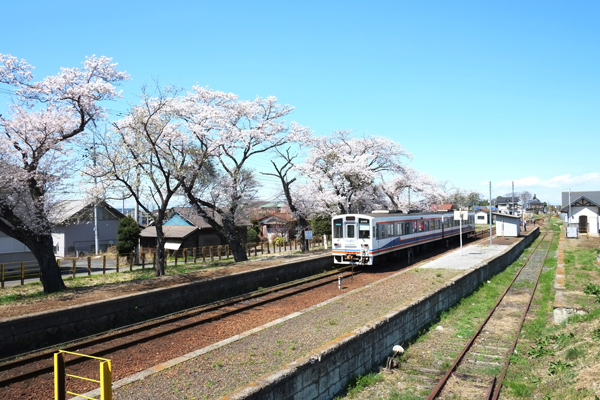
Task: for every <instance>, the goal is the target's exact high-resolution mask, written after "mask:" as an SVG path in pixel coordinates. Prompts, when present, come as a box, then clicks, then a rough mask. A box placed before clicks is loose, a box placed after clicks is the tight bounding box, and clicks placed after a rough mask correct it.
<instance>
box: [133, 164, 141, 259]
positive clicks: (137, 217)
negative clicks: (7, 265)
mask: <svg viewBox="0 0 600 400" xmlns="http://www.w3.org/2000/svg"><path fill="white" fill-rule="evenodd" d="M135 172H136V175H137V177H136V178H137V179H136V188H135V189H136V197H137V199H139V198H140V170H139V166H136V167H135ZM137 199H136V202H135V210H134V218H135V223H136V224H138V225H140V205H139V203H138V202H137ZM134 252H135V260H134V263H135V264H139V263H140V239H139V238H138V240H137V243H136V244H135V251H134Z"/></svg>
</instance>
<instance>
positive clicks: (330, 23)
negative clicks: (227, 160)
mask: <svg viewBox="0 0 600 400" xmlns="http://www.w3.org/2000/svg"><path fill="white" fill-rule="evenodd" d="M2 8H3V15H4V18H2V24H1V25H0V37H1V38H2V40H1V46H0V52H2V53H10V54H12V55H14V56H16V57H19V58H25V59H26V60H27V61H28V62H29V63H30V64H32V65H34V66H35V67H36V70H35V71H34V74H35V78H36V79H41V78H42V77H44V76H47V75H50V74H55V73H56V72H57V71H58V69H59V67H61V66H65V67H73V66H79V65H81V64H80V63H81V61H82V60H83V59H84V58H85V56H86V55H92V54H96V55H106V56H108V57H112V58H113V59H114V61H115V62H118V63H119V65H120V67H121V68H122V69H124V70H127V71H128V72H129V73H130V74H131V78H132V79H131V81H130V82H128V83H127V84H126V85H125V86H123V90H124V92H125V93H124V94H125V98H124V99H122V100H121V101H120V102H118V103H114V104H111V105H109V108H111V109H112V110H117V111H118V110H122V111H125V110H126V109H127V103H128V102H129V101H136V97H135V96H136V95H137V94H139V88H140V86H141V85H142V84H145V83H151V82H152V78H153V77H154V78H158V79H159V81H160V83H161V84H165V85H166V84H174V85H178V86H183V87H190V86H192V85H194V84H200V85H203V86H209V87H211V88H213V89H216V90H223V91H230V92H233V93H236V94H238V95H240V97H241V98H254V97H255V96H256V95H260V96H268V95H274V96H276V97H277V98H278V99H279V101H280V102H281V103H286V104H291V105H293V106H295V107H296V110H295V112H294V114H293V116H292V119H293V120H295V121H297V122H299V123H301V124H303V125H307V126H309V127H310V128H311V129H313V130H314V131H315V133H317V134H328V133H331V132H332V131H333V130H336V129H353V130H354V131H355V133H356V134H361V133H363V132H366V133H370V134H373V135H381V136H387V137H390V138H392V139H393V140H395V141H397V142H399V143H401V144H402V145H403V146H404V147H405V148H406V149H407V150H408V151H410V152H411V153H413V155H414V161H413V162H412V165H413V166H414V167H415V168H417V169H418V170H420V171H422V172H426V173H428V174H430V175H432V176H434V177H435V178H436V179H438V180H450V181H451V182H452V183H453V184H454V185H455V186H458V187H461V188H466V189H473V190H478V191H481V192H482V193H485V194H486V196H487V193H488V189H487V182H488V181H492V185H493V196H494V197H495V196H497V195H502V194H505V193H507V192H509V191H510V182H511V181H512V180H514V181H515V190H516V191H520V190H529V191H530V192H532V193H536V194H537V195H538V197H539V198H540V199H541V200H542V201H548V202H550V203H559V202H560V191H562V190H568V188H569V187H572V188H573V190H600V168H599V167H598V161H597V158H598V156H597V155H598V153H599V150H600V148H599V146H598V139H597V138H598V128H599V126H600V124H599V122H600V112H599V111H600V47H599V43H600V24H599V23H598V21H599V20H600V3H598V2H594V1H578V2H565V1H562V2H555V1H528V2H521V1H518V2H517V1H503V2H481V1H472V2H462V1H451V2H441V1H437V2H412V1H411V2H408V1H405V2H404V1H403V2H401V1H387V2H381V1H380V2H376V1H368V2H367V1H364V2H351V1H339V2H332V1H330V2H322V1H320V2H313V1H302V2H285V1H272V2H266V1H246V2H237V1H236V2H234V1H210V2H209V1H173V2H164V1H161V2H158V1H143V2H142V1H139V2H134V1H130V2H127V1H119V2H116V1H104V2H95V3H85V2H84V3H82V2H79V1H77V2H75V1H72V2H67V1H52V2H49V1H20V2H16V1H13V2H5V4H3V7H2ZM8 100H9V99H8V96H6V95H0V101H1V102H2V103H3V104H4V103H6V101H8ZM113 118H114V116H113ZM261 162H264V160H263V161H261ZM261 162H259V163H257V166H260V163H261Z"/></svg>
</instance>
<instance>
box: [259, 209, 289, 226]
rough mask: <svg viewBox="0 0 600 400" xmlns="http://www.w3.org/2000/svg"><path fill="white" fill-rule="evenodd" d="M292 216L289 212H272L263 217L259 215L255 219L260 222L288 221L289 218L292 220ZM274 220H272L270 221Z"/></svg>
mask: <svg viewBox="0 0 600 400" xmlns="http://www.w3.org/2000/svg"><path fill="white" fill-rule="evenodd" d="M293 219H294V217H293V216H292V215H291V214H289V213H281V212H279V213H272V214H269V215H265V216H264V217H260V218H258V219H257V221H259V222H262V223H263V224H266V223H269V222H289V221H291V220H293ZM272 220H274V221H272Z"/></svg>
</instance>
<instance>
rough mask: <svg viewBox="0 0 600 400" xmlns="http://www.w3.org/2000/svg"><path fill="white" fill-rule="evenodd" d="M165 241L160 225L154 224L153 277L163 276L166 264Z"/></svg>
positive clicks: (158, 223)
mask: <svg viewBox="0 0 600 400" xmlns="http://www.w3.org/2000/svg"><path fill="white" fill-rule="evenodd" d="M166 242H167V239H166V238H165V235H164V233H163V229H162V223H160V222H157V223H156V264H155V265H156V267H155V276H163V275H164V274H165V264H166V262H167V259H166V254H165V243H166Z"/></svg>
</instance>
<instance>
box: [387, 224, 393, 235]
mask: <svg viewBox="0 0 600 400" xmlns="http://www.w3.org/2000/svg"><path fill="white" fill-rule="evenodd" d="M387 233H388V237H392V236H394V224H387Z"/></svg>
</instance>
